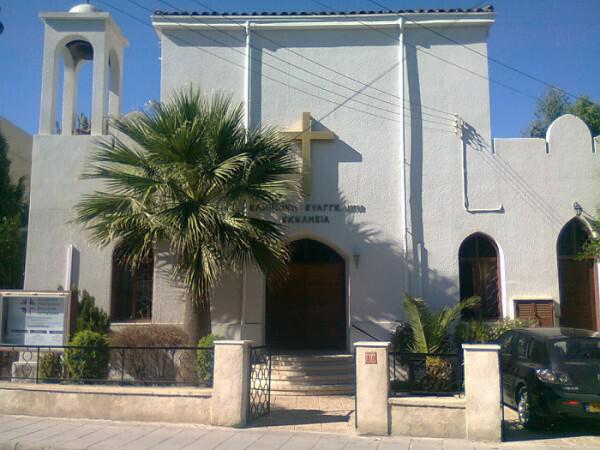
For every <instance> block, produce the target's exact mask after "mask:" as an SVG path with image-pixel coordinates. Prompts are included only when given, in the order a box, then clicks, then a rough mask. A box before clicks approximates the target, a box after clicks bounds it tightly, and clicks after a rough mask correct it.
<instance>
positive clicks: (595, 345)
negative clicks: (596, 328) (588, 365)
mask: <svg viewBox="0 0 600 450" xmlns="http://www.w3.org/2000/svg"><path fill="white" fill-rule="evenodd" d="M551 348H552V352H553V354H554V355H555V356H556V357H557V358H558V359H559V360H561V361H575V360H590V359H592V360H593V359H596V360H600V338H567V339H562V340H559V341H554V342H553V343H552V347H551Z"/></svg>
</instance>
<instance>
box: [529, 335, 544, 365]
mask: <svg viewBox="0 0 600 450" xmlns="http://www.w3.org/2000/svg"><path fill="white" fill-rule="evenodd" d="M527 353H528V359H530V360H532V361H533V362H535V363H538V364H544V363H545V362H546V347H545V346H544V344H543V343H542V342H540V341H538V340H535V339H534V340H531V342H530V344H529V351H528V352H527Z"/></svg>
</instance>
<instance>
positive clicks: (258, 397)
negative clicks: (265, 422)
mask: <svg viewBox="0 0 600 450" xmlns="http://www.w3.org/2000/svg"><path fill="white" fill-rule="evenodd" d="M249 395H250V401H249V402H248V420H253V419H257V418H259V417H263V416H268V415H269V414H270V413H271V351H270V350H269V349H268V348H266V347H253V348H252V349H251V351H250V389H249Z"/></svg>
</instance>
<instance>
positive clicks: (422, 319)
mask: <svg viewBox="0 0 600 450" xmlns="http://www.w3.org/2000/svg"><path fill="white" fill-rule="evenodd" d="M477 304H479V297H471V298H468V299H465V300H463V301H461V302H459V303H457V304H455V305H453V306H444V307H442V308H441V309H439V310H437V311H433V310H432V309H431V308H430V307H429V306H428V305H427V303H426V302H425V301H424V300H422V299H416V298H413V297H411V296H410V295H408V294H406V295H405V297H404V311H405V312H406V318H407V321H408V324H409V325H410V328H411V331H412V338H411V339H410V341H409V342H408V344H407V347H408V348H407V350H408V351H409V352H411V353H424V354H426V356H425V377H424V378H423V379H422V380H421V383H420V384H421V388H423V389H425V390H428V391H447V390H452V389H453V388H454V387H455V386H453V381H452V378H453V376H452V375H453V373H454V371H455V370H457V368H456V367H453V364H456V363H455V362H453V361H452V360H450V359H447V358H444V357H441V356H434V355H435V354H436V353H438V354H439V353H445V352H448V351H449V350H450V342H451V341H450V333H451V329H452V325H453V324H454V322H456V321H457V320H458V319H459V318H460V316H461V313H462V311H463V310H464V309H469V308H473V307H474V306H476V305H477Z"/></svg>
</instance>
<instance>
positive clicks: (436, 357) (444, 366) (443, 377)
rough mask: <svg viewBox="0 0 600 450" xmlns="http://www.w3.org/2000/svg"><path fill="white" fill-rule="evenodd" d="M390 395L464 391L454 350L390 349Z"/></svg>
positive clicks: (461, 365)
mask: <svg viewBox="0 0 600 450" xmlns="http://www.w3.org/2000/svg"><path fill="white" fill-rule="evenodd" d="M389 358H390V385H391V391H392V395H395V396H398V395H414V394H419V395H455V394H460V393H462V392H464V370H463V360H462V357H461V355H458V354H448V353H441V354H432V353H405V352H390V354H389Z"/></svg>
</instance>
